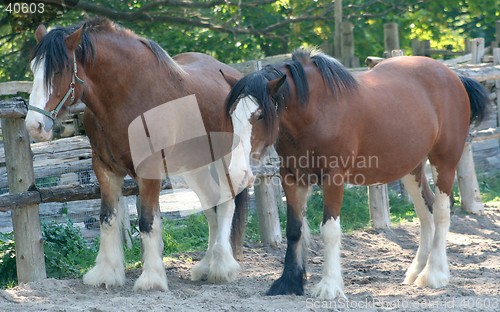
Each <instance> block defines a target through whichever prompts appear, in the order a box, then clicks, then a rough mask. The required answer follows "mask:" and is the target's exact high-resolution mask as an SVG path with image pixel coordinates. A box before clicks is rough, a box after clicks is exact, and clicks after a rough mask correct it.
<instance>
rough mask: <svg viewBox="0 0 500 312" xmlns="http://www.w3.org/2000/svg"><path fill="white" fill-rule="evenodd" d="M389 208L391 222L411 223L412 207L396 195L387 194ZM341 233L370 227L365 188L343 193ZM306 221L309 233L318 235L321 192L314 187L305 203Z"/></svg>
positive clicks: (412, 217) (321, 213)
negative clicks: (309, 229)
mask: <svg viewBox="0 0 500 312" xmlns="http://www.w3.org/2000/svg"><path fill="white" fill-rule="evenodd" d="M389 206H390V207H391V222H392V223H394V224H398V223H401V222H404V221H412V220H413V219H414V218H415V217H416V215H415V212H414V210H413V205H412V204H411V203H410V202H408V201H407V200H405V199H402V198H401V196H399V195H397V194H393V193H390V194H389ZM340 215H341V217H340V224H341V226H342V231H343V232H346V233H349V232H352V231H354V230H357V229H362V228H366V227H368V226H370V211H369V209H368V192H367V188H366V187H349V188H346V189H345V191H344V199H343V201H342V209H341V213H340ZM307 219H308V221H309V226H310V228H311V232H312V233H314V234H316V233H319V225H320V224H321V222H322V221H323V191H322V190H321V189H320V188H319V187H314V188H313V190H312V192H311V194H310V196H309V199H308V202H307Z"/></svg>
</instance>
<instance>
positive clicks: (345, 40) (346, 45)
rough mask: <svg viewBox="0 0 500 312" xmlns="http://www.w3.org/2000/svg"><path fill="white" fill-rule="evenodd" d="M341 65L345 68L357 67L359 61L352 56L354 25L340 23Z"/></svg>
mask: <svg viewBox="0 0 500 312" xmlns="http://www.w3.org/2000/svg"><path fill="white" fill-rule="evenodd" d="M341 55H342V64H344V66H346V67H359V59H358V58H356V57H355V56H354V25H353V24H352V23H349V22H343V23H342V48H341Z"/></svg>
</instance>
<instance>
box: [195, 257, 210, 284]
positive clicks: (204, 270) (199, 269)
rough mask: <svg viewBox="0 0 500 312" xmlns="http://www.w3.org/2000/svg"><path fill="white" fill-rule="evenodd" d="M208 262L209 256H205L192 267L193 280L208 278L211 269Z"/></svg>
mask: <svg viewBox="0 0 500 312" xmlns="http://www.w3.org/2000/svg"><path fill="white" fill-rule="evenodd" d="M208 262H209V261H208V260H207V256H205V257H204V258H203V259H201V261H200V262H198V263H197V264H195V265H194V266H193V268H192V269H191V280H192V281H193V282H196V281H204V280H206V279H207V278H208V271H209V269H210V268H209V265H208Z"/></svg>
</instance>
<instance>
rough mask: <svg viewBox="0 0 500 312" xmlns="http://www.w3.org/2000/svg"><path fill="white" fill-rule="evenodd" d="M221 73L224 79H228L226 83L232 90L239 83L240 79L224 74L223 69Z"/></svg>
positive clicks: (220, 70)
mask: <svg viewBox="0 0 500 312" xmlns="http://www.w3.org/2000/svg"><path fill="white" fill-rule="evenodd" d="M219 72H220V74H221V75H222V77H224V79H226V82H227V83H228V84H229V86H230V87H231V88H232V87H234V85H235V84H236V83H237V82H238V78H235V77H233V76H230V75H226V74H224V72H223V71H222V69H219Z"/></svg>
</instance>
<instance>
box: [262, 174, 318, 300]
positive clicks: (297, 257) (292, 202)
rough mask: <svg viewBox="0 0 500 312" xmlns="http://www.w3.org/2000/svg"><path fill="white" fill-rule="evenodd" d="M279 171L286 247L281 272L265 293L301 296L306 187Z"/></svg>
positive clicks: (304, 276) (304, 271)
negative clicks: (284, 201) (284, 209)
mask: <svg viewBox="0 0 500 312" xmlns="http://www.w3.org/2000/svg"><path fill="white" fill-rule="evenodd" d="M283 171H284V169H282V173H281V181H282V182H281V183H282V185H283V189H284V191H285V195H286V201H287V223H286V238H287V244H288V246H287V250H286V255H285V265H284V268H283V273H282V275H281V277H280V278H279V279H277V280H276V281H275V282H274V283H273V284H272V286H271V288H270V289H269V290H268V292H267V295H269V296H275V295H286V294H296V295H304V283H305V278H306V268H305V260H306V252H307V246H308V238H309V227H308V224H307V220H306V219H305V218H304V216H305V208H306V204H307V192H308V190H309V186H307V185H302V184H299V183H297V181H296V179H295V177H294V176H292V175H288V174H287V173H284V172H283Z"/></svg>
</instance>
